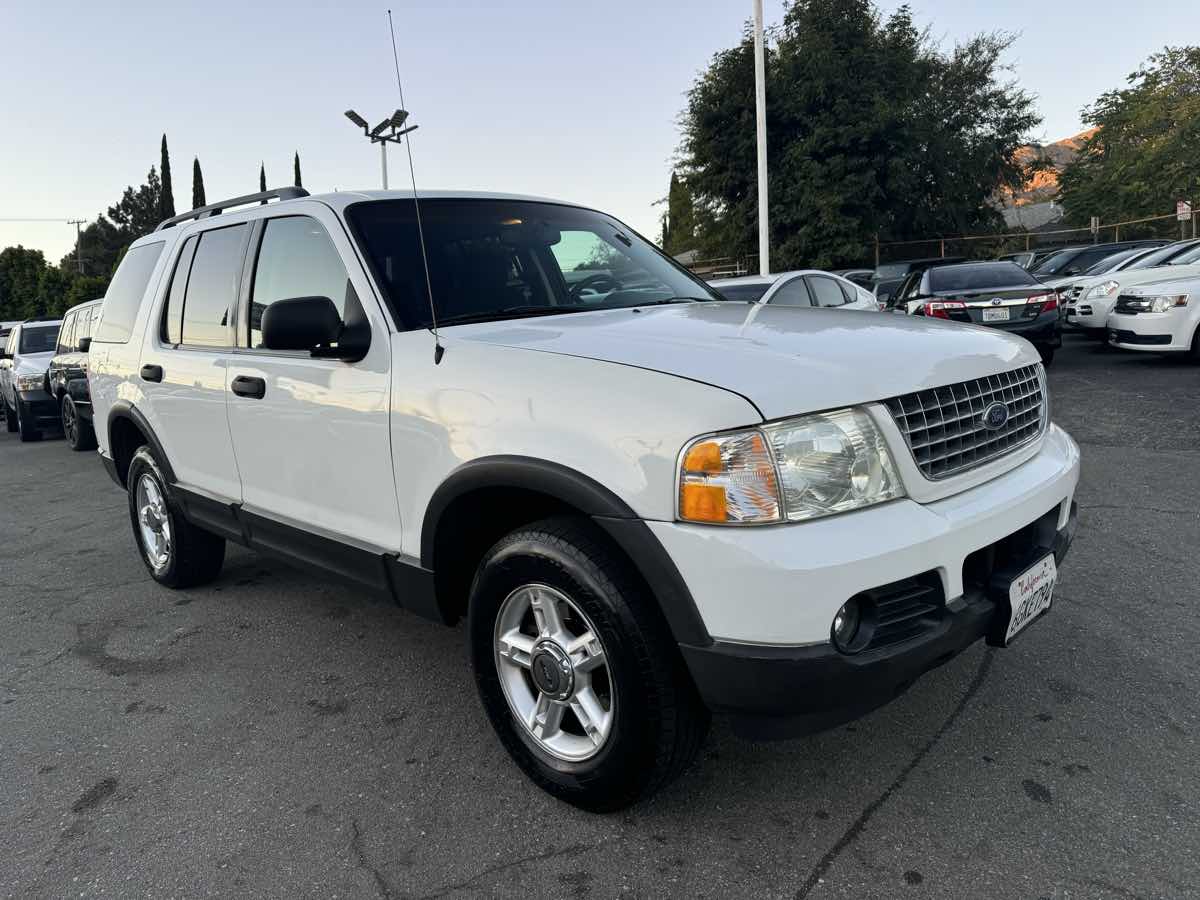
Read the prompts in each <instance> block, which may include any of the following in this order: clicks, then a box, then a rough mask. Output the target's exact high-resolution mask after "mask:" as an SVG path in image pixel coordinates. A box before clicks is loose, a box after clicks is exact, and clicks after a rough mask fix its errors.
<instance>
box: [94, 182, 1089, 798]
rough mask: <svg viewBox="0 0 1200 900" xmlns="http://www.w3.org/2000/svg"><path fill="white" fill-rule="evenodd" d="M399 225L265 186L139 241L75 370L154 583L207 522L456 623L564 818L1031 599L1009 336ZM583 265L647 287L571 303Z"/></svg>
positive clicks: (1019, 615) (624, 234) (1057, 535)
mask: <svg viewBox="0 0 1200 900" xmlns="http://www.w3.org/2000/svg"><path fill="white" fill-rule="evenodd" d="M274 199H277V200H278V201H279V202H276V203H267V204H262V205H260V203H261V201H264V200H274ZM246 204H251V205H250V206H249V207H248V208H247V207H246ZM239 205H240V206H241V207H242V208H240V209H235V207H237V206H239ZM214 212H221V215H212V213H214ZM417 213H418V207H417V204H416V201H415V199H414V197H413V196H412V195H411V194H409V193H407V192H400V191H392V192H388V191H383V192H375V191H367V192H352V191H345V192H340V193H334V194H326V195H324V196H321V197H309V196H308V195H307V193H306V192H304V191H303V190H302V189H293V188H288V189H284V190H280V191H269V192H265V193H262V194H255V195H250V196H248V197H242V198H237V199H236V200H233V201H227V202H225V203H221V204H214V206H212V207H209V208H206V209H203V210H199V211H193V212H191V213H188V214H185V215H183V216H177V217H175V218H173V219H169V220H167V221H166V222H165V223H163V225H162V226H160V228H159V229H158V230H157V231H155V232H154V233H153V234H150V235H148V236H146V237H143V238H140V239H139V240H137V241H135V242H134V243H133V244H132V246H131V247H130V249H129V251H128V252H127V253H126V254H125V256H124V258H123V260H122V262H121V264H120V267H119V268H118V270H117V272H116V274H115V276H114V278H113V282H112V284H111V286H110V287H109V290H108V292H107V295H106V297H105V299H104V303H103V306H102V308H101V314H100V321H99V324H98V325H97V326H96V328H95V330H94V332H93V336H92V345H91V351H90V358H89V370H90V371H89V378H90V380H91V391H92V402H93V404H94V407H95V421H96V423H97V426H98V427H97V438H98V439H99V444H100V453H101V458H102V460H103V462H104V465H105V467H106V468H107V469H108V471H109V473H110V474H111V476H112V477H113V479H114V480H115V481H116V482H117V483H118V484H119V485H120V486H121V487H122V488H123V489H124V490H126V491H127V492H128V497H129V512H130V520H131V523H132V527H133V532H134V537H135V543H136V547H137V550H138V553H139V555H140V557H141V561H142V562H143V563H144V564H145V567H146V569H147V570H148V572H149V574H150V577H152V578H153V579H154V580H155V581H157V582H159V583H160V584H163V585H166V586H168V587H172V588H181V587H186V586H188V585H195V584H200V583H203V582H207V581H210V580H212V579H214V578H216V577H217V575H218V573H219V572H220V569H221V566H222V561H223V559H224V553H225V543H226V541H227V540H232V541H235V542H238V543H242V544H246V545H248V546H250V547H252V548H257V549H259V550H262V551H263V552H269V553H274V554H277V555H279V556H281V557H283V558H285V559H288V560H291V561H292V562H294V563H296V564H298V565H303V566H307V567H310V568H313V569H315V570H317V571H320V572H323V573H325V574H327V575H328V574H332V575H337V576H340V577H342V578H345V579H347V580H348V581H349V582H350V583H352V584H354V585H356V586H357V587H359V588H361V589H368V590H373V591H378V592H380V593H381V594H383V595H386V596H391V597H394V598H395V599H396V600H398V601H399V602H400V603H401V604H402V605H404V606H405V607H407V608H409V609H411V610H413V611H414V612H417V613H419V614H421V615H424V616H428V617H430V618H432V619H435V620H438V621H446V622H453V621H455V620H458V619H462V618H465V619H466V620H467V627H466V629H465V634H466V637H467V640H468V642H469V646H470V652H471V657H472V661H473V669H474V676H475V681H476V685H477V688H478V692H479V695H480V698H481V700H482V704H483V707H484V709H485V711H486V713H487V715H488V717H489V718H490V720H491V724H492V726H493V728H494V729H495V731H496V733H497V735H498V736H499V739H500V741H501V743H502V744H503V745H504V747H505V748H506V749H507V750H508V752H509V754H511V756H512V757H513V759H514V760H515V761H516V763H517V765H518V766H519V767H520V768H521V769H523V770H524V771H525V772H526V773H527V774H528V775H529V776H530V778H531V779H532V780H533V781H534V782H535V783H537V784H538V785H539V786H541V787H542V788H544V789H545V790H547V791H549V792H550V793H552V794H554V795H556V796H558V797H561V798H563V799H564V800H566V801H568V802H570V803H574V804H577V805H579V806H581V807H584V808H587V809H592V810H611V809H616V808H619V807H622V806H625V805H627V804H629V803H631V802H633V801H634V800H635V799H636V798H638V797H639V796H642V795H644V794H646V793H648V792H650V791H653V790H655V789H656V788H658V787H659V786H661V785H663V784H664V783H666V782H667V781H669V780H670V779H671V778H673V777H675V776H676V775H678V774H679V773H680V772H681V771H682V770H683V769H684V768H685V766H686V765H687V764H688V762H689V760H690V759H691V758H692V757H693V756H694V755H695V753H696V752H697V749H698V747H699V745H700V743H701V741H702V739H703V736H704V734H705V731H706V728H707V725H708V721H709V714H710V711H715V712H720V713H723V714H728V715H730V716H731V717H732V718H733V722H734V726H735V727H736V728H738V729H739V730H740V731H743V732H748V733H759V734H772V735H774V736H779V735H781V734H784V733H788V732H794V731H797V730H812V729H813V728H818V727H825V726H829V725H832V724H835V723H837V722H839V721H845V720H847V719H849V718H853V717H855V716H858V715H861V714H862V713H863V712H865V711H866V710H867V709H870V708H872V707H874V706H878V705H880V704H882V703H885V702H887V701H888V700H890V699H892V698H893V697H895V696H896V695H897V693H899V692H900V691H901V690H903V689H905V688H906V687H908V685H910V684H911V683H912V682H913V681H914V680H915V679H916V678H917V677H919V676H920V675H921V674H922V673H924V672H925V671H927V670H929V669H931V668H933V667H935V666H938V665H941V664H942V663H943V662H945V661H946V660H947V659H949V658H950V657H952V656H954V655H955V654H956V653H958V652H959V651H961V650H962V649H963V648H965V647H967V646H969V645H970V644H972V643H974V642H976V641H978V640H980V639H982V638H986V639H987V640H988V641H989V642H990V643H992V644H995V645H997V646H1000V645H1005V644H1007V643H1008V642H1009V641H1010V640H1011V639H1012V638H1013V637H1014V636H1015V635H1016V634H1017V633H1018V632H1020V631H1021V630H1022V629H1023V628H1025V627H1026V626H1027V625H1028V624H1029V623H1031V622H1034V621H1037V620H1038V619H1039V617H1040V616H1041V614H1042V613H1043V612H1045V611H1046V610H1047V609H1049V608H1050V602H1051V598H1052V595H1053V586H1054V581H1055V578H1056V573H1057V566H1058V564H1059V563H1061V561H1062V558H1063V555H1064V554H1065V553H1066V552H1067V549H1068V547H1069V545H1070V543H1071V540H1072V536H1073V534H1074V529H1075V523H1076V512H1075V503H1074V502H1073V496H1074V492H1075V488H1076V484H1077V482H1078V478H1079V451H1078V448H1077V447H1076V445H1075V443H1074V442H1073V441H1072V440H1071V438H1070V437H1069V436H1068V435H1067V434H1066V433H1065V432H1063V431H1062V430H1061V429H1059V428H1058V427H1057V426H1055V425H1053V424H1051V422H1050V419H1049V409H1050V407H1049V401H1048V395H1047V385H1046V378H1045V373H1044V371H1043V369H1042V366H1041V363H1040V361H1039V359H1038V356H1037V354H1036V353H1035V352H1034V350H1033V348H1032V347H1031V346H1030V345H1029V344H1028V343H1026V342H1025V341H1019V340H1016V339H1014V338H1013V337H1012V336H1010V335H1007V334H1003V333H1000V332H997V331H990V330H987V329H967V328H959V327H956V326H952V325H950V324H948V323H945V322H938V321H933V320H917V319H901V318H900V317H898V316H897V317H885V316H877V315H873V316H854V315H846V314H844V313H841V312H839V311H837V310H827V309H815V310H811V311H809V312H807V313H804V314H801V315H798V314H796V313H795V312H794V311H792V310H785V309H778V308H776V307H775V304H762V303H758V304H753V305H746V304H741V303H730V302H728V301H724V300H721V298H720V297H719V295H718V294H717V292H716V291H714V290H713V289H711V288H709V287H708V286H707V285H706V284H704V283H703V282H702V281H700V280H699V279H697V278H696V277H695V276H693V275H691V274H690V273H689V272H687V271H686V270H684V269H682V268H681V267H680V266H678V265H677V264H675V263H674V262H673V261H672V260H670V259H669V258H668V257H666V256H664V255H663V254H662V253H661V252H660V251H659V250H658V249H657V248H655V247H654V246H652V245H651V244H649V243H648V242H646V241H644V240H643V239H642V238H640V237H638V235H637V234H636V233H635V232H634V231H632V230H631V229H629V228H628V227H626V226H625V225H623V224H622V223H621V222H619V221H617V220H616V219H613V218H611V217H609V216H607V215H604V214H603V213H600V212H596V211H594V210H591V209H587V208H584V207H579V206H574V205H570V204H566V203H552V202H548V201H541V200H536V199H529V198H521V197H509V196H503V195H489V194H468V193H438V192H429V193H425V192H422V194H421V198H420V207H419V215H420V218H419V219H418V218H417ZM418 222H420V223H421V225H422V231H421V232H420V233H423V235H424V240H423V241H422V240H421V238H420V233H419V232H418ZM610 256H611V257H617V258H619V263H620V266H619V268H621V269H622V270H623V271H629V272H635V273H636V274H637V278H638V282H639V284H640V285H641V287H639V288H638V289H637V290H626V289H623V288H621V287H618V286H615V285H613V284H612V283H611V282H605V283H603V290H604V293H603V296H592V295H589V296H587V297H585V296H584V295H583V290H582V288H580V287H579V283H577V284H576V285H574V286H573V287H571V288H568V286H567V283H566V279H565V278H564V277H563V270H564V269H571V268H574V267H575V266H576V265H577V264H578V260H580V259H594V258H597V257H610ZM427 273H428V274H427ZM591 287H592V288H596V289H597V290H600V289H601V288H599V287H598V283H593V284H592V285H591ZM963 403H969V404H970V406H969V408H968V411H967V412H965V413H964V412H963V407H962V404H963ZM935 423H937V424H936V425H935ZM851 511H854V512H853V514H852V515H846V513H850V512H851Z"/></svg>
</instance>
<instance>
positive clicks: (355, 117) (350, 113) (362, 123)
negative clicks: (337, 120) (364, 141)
mask: <svg viewBox="0 0 1200 900" xmlns="http://www.w3.org/2000/svg"><path fill="white" fill-rule="evenodd" d="M346 118H347V119H349V120H350V121H351V122H353V123H354V124H355V125H357V126H358V127H359V128H364V129H365V128H366V127H367V120H366V119H364V118H363V117H362V116H360V115H359V114H358V113H356V112H355V111H354V110H352V109H348V110H346Z"/></svg>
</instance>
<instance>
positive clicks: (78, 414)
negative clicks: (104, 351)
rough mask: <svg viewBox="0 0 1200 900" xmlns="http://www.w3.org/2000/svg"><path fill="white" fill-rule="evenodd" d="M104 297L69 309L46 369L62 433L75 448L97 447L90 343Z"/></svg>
mask: <svg viewBox="0 0 1200 900" xmlns="http://www.w3.org/2000/svg"><path fill="white" fill-rule="evenodd" d="M101 302H102V301H101V300H89V301H88V302H87V303H81V304H79V305H78V306H73V307H71V308H70V309H69V310H67V312H66V315H64V316H63V321H62V328H61V329H59V332H58V345H57V347H55V350H54V357H53V358H52V359H51V360H50V368H49V370H48V371H47V373H46V377H47V380H48V382H49V385H50V395H51V396H52V397H53V398H54V402H55V403H57V404H58V409H59V415H60V416H61V417H62V428H63V437H65V438H66V439H67V443H68V444H69V445H70V446H71V449H72V450H94V449H96V432H95V431H94V430H93V428H92V398H91V395H90V394H89V393H88V383H87V362H88V347H89V346H90V345H91V342H92V323H93V322H94V321H95V320H96V319H97V318H98V317H99V316H100V303H101Z"/></svg>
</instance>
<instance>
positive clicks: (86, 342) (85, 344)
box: [75, 337, 92, 353]
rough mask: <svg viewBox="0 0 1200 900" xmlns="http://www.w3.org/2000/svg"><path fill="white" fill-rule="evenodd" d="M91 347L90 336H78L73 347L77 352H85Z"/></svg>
mask: <svg viewBox="0 0 1200 900" xmlns="http://www.w3.org/2000/svg"><path fill="white" fill-rule="evenodd" d="M91 348H92V339H91V338H90V337H85V338H80V339H79V344H78V345H77V346H76V347H75V349H76V351H78V352H79V353H87V352H88V350H90V349H91Z"/></svg>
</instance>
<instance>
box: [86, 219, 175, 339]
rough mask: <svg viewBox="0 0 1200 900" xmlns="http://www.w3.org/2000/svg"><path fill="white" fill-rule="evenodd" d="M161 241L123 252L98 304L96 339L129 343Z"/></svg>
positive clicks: (158, 253)
mask: <svg viewBox="0 0 1200 900" xmlns="http://www.w3.org/2000/svg"><path fill="white" fill-rule="evenodd" d="M164 245H165V241H155V242H154V243H152V244H142V245H141V246H140V247H134V248H133V249H132V250H130V251H129V252H128V253H126V254H125V258H124V259H122V260H121V264H120V265H119V266H117V273H116V274H115V275H113V280H112V284H110V285H109V286H108V291H107V292H106V293H105V295H104V303H103V304H101V307H100V324H99V325H97V326H96V329H95V334H94V335H93V337H92V340H94V341H95V342H96V343H100V344H125V343H128V341H129V338H130V336H131V335H132V334H133V323H134V321H135V320H136V319H137V314H138V310H139V309H140V308H141V305H142V298H143V297H145V295H146V288H147V287H148V286H149V284H150V276H151V275H153V274H154V266H155V264H156V263H157V262H158V257H159V256H160V255H162V249H163V246H164Z"/></svg>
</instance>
